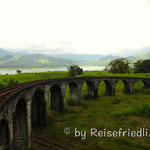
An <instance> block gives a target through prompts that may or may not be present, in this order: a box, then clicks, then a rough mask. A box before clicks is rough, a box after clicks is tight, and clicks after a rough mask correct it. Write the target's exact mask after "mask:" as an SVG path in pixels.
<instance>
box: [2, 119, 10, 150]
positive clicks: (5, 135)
mask: <svg viewBox="0 0 150 150" xmlns="http://www.w3.org/2000/svg"><path fill="white" fill-rule="evenodd" d="M5 149H10V136H9V127H8V124H7V122H6V121H5V120H4V119H3V120H1V121H0V150H5Z"/></svg>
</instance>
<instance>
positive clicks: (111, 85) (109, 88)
mask: <svg viewBox="0 0 150 150" xmlns="http://www.w3.org/2000/svg"><path fill="white" fill-rule="evenodd" d="M104 82H105V85H106V90H105V94H106V95H107V96H114V95H115V85H116V83H115V82H113V81H108V80H104Z"/></svg>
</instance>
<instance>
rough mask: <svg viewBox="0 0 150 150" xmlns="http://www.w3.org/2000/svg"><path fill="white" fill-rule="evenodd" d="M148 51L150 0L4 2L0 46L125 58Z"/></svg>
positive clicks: (1, 4) (0, 4) (0, 3)
mask: <svg viewBox="0 0 150 150" xmlns="http://www.w3.org/2000/svg"><path fill="white" fill-rule="evenodd" d="M147 47H149V48H150V0H0V48H4V49H9V50H16V49H17V50H22V49H26V50H32V51H36V52H41V51H43V52H45V53H46V52H50V53H89V54H91V53H95V54H120V53H123V51H124V53H125V51H126V52H127V51H128V53H129V52H134V53H135V52H136V51H138V50H139V49H141V48H147ZM149 51H150V49H149Z"/></svg>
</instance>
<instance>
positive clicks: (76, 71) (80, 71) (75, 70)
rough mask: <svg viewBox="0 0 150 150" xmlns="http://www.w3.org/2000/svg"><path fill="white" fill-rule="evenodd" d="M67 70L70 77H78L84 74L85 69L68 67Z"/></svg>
mask: <svg viewBox="0 0 150 150" xmlns="http://www.w3.org/2000/svg"><path fill="white" fill-rule="evenodd" d="M67 70H68V72H69V75H70V76H76V75H81V74H83V69H82V68H80V67H79V66H78V65H73V66H69V67H67Z"/></svg>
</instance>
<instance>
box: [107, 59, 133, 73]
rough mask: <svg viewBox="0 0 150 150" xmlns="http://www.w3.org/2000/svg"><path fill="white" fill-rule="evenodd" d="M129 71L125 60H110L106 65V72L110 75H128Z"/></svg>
mask: <svg viewBox="0 0 150 150" xmlns="http://www.w3.org/2000/svg"><path fill="white" fill-rule="evenodd" d="M129 69H130V68H129V62H128V60H127V59H125V58H118V59H115V60H112V61H111V62H110V63H109V64H108V71H109V72H110V73H129Z"/></svg>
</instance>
